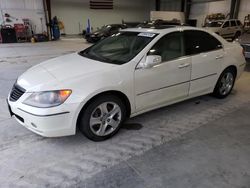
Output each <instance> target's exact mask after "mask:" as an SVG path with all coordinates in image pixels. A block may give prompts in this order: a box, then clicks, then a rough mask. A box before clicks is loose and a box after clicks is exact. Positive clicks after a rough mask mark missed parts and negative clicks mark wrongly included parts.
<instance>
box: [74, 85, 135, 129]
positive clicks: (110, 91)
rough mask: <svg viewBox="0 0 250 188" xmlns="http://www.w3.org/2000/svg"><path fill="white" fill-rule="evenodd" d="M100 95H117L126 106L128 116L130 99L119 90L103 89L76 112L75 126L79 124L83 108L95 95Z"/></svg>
mask: <svg viewBox="0 0 250 188" xmlns="http://www.w3.org/2000/svg"><path fill="white" fill-rule="evenodd" d="M102 95H114V96H117V97H119V98H120V99H121V100H122V101H123V103H124V105H125V107H126V117H127V118H128V117H129V116H130V114H131V104H130V101H129V98H128V97H127V96H126V95H125V94H124V93H123V92H121V91H117V90H108V91H103V92H101V93H98V94H96V95H94V96H92V97H91V98H90V99H89V100H88V101H87V102H86V103H85V104H84V105H83V107H82V108H81V110H80V112H79V113H78V115H77V122H76V126H78V124H79V119H80V117H81V114H82V113H83V112H84V110H85V109H86V108H87V106H88V105H89V104H90V103H91V102H92V101H93V100H95V99H96V98H97V97H100V96H102Z"/></svg>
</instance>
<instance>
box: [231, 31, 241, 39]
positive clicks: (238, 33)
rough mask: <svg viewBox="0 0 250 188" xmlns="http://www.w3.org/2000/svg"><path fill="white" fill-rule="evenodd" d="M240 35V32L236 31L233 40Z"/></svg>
mask: <svg viewBox="0 0 250 188" xmlns="http://www.w3.org/2000/svg"><path fill="white" fill-rule="evenodd" d="M240 35H241V32H240V31H237V32H236V33H235V35H234V37H233V40H235V39H238V38H239V37H240Z"/></svg>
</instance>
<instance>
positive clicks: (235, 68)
mask: <svg viewBox="0 0 250 188" xmlns="http://www.w3.org/2000/svg"><path fill="white" fill-rule="evenodd" d="M226 69H231V70H233V71H234V73H235V78H236V77H237V74H238V70H237V67H236V66H235V65H230V66H228V67H226V68H225V69H224V70H223V71H222V72H224V71H225V70H226ZM222 72H221V74H222Z"/></svg>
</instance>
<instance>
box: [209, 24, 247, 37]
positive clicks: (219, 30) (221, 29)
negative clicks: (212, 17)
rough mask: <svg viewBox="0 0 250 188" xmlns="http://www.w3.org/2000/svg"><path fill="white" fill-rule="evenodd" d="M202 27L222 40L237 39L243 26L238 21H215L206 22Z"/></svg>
mask: <svg viewBox="0 0 250 188" xmlns="http://www.w3.org/2000/svg"><path fill="white" fill-rule="evenodd" d="M204 27H205V28H206V29H208V30H210V31H213V32H215V33H216V34H218V35H220V36H222V37H223V38H231V39H232V40H234V39H237V38H238V37H239V36H240V35H241V34H242V33H243V25H242V23H241V22H240V21H239V20H236V19H230V20H216V21H209V22H207V23H206V24H205V25H204Z"/></svg>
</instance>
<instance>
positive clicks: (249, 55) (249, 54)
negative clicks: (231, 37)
mask: <svg viewBox="0 0 250 188" xmlns="http://www.w3.org/2000/svg"><path fill="white" fill-rule="evenodd" d="M241 46H242V47H243V48H244V55H245V58H246V59H248V60H250V43H245V44H244V43H243V44H241Z"/></svg>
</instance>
